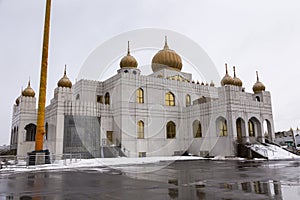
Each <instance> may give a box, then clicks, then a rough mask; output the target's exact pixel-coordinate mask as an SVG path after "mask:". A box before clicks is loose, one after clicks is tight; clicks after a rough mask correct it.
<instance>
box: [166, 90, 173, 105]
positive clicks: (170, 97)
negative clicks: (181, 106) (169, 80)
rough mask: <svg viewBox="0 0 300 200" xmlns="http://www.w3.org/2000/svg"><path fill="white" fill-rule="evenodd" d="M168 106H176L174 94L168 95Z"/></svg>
mask: <svg viewBox="0 0 300 200" xmlns="http://www.w3.org/2000/svg"><path fill="white" fill-rule="evenodd" d="M165 99H166V106H175V95H174V94H173V93H172V92H168V93H166V97H165Z"/></svg>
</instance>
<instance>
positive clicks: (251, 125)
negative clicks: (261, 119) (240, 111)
mask: <svg viewBox="0 0 300 200" xmlns="http://www.w3.org/2000/svg"><path fill="white" fill-rule="evenodd" d="M248 132H249V136H250V137H255V130H254V123H253V122H252V121H249V122H248Z"/></svg>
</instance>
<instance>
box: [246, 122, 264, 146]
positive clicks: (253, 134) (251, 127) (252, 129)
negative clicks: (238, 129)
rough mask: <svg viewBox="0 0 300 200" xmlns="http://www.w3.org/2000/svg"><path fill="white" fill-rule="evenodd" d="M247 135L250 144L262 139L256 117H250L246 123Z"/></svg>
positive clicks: (259, 124)
mask: <svg viewBox="0 0 300 200" xmlns="http://www.w3.org/2000/svg"><path fill="white" fill-rule="evenodd" d="M248 135H249V138H250V142H255V141H256V140H257V139H258V138H262V130H261V123H260V122H259V120H258V119H257V118H256V117H251V118H250V119H249V121H248Z"/></svg>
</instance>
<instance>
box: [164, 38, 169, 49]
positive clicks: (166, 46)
mask: <svg viewBox="0 0 300 200" xmlns="http://www.w3.org/2000/svg"><path fill="white" fill-rule="evenodd" d="M164 49H169V46H168V37H167V36H165V46H164Z"/></svg>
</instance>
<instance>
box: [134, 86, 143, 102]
mask: <svg viewBox="0 0 300 200" xmlns="http://www.w3.org/2000/svg"><path fill="white" fill-rule="evenodd" d="M136 102H138V103H144V90H143V89H142V88H139V89H137V90H136Z"/></svg>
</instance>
